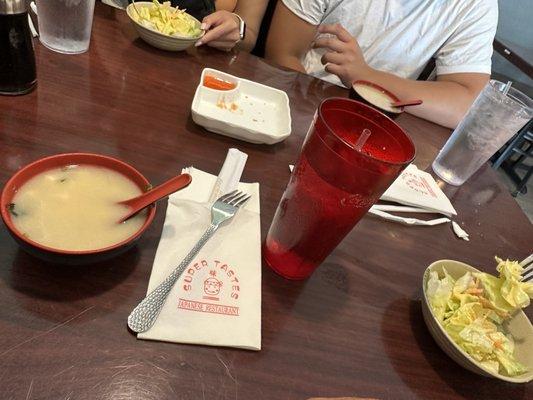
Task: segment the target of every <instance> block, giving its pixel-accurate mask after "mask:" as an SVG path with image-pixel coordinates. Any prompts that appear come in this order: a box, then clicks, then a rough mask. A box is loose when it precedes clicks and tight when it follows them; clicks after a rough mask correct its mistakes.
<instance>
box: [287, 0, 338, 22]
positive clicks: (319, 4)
mask: <svg viewBox="0 0 533 400" xmlns="http://www.w3.org/2000/svg"><path fill="white" fill-rule="evenodd" d="M282 1H283V4H285V6H286V7H287V8H288V9H289V10H291V11H292V12H293V13H294V14H296V15H297V16H298V17H300V18H301V19H303V20H304V21H306V22H309V23H310V24H311V25H319V24H320V22H322V17H323V16H324V13H325V12H326V9H327V6H328V5H327V3H328V0H282Z"/></svg>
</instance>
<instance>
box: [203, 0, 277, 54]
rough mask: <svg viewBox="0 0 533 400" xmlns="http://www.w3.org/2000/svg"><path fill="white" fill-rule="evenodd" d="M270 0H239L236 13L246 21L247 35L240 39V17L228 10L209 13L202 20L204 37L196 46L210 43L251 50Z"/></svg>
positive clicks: (216, 46)
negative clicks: (204, 31)
mask: <svg viewBox="0 0 533 400" xmlns="http://www.w3.org/2000/svg"><path fill="white" fill-rule="evenodd" d="M267 5H268V0H239V1H238V2H237V7H236V8H235V11H234V13H235V14H238V15H239V16H240V17H241V18H242V19H243V21H244V22H245V23H246V35H245V37H244V40H242V41H239V23H240V21H239V18H238V17H237V16H236V15H235V14H233V13H231V12H229V11H227V10H219V11H216V12H214V13H213V14H210V15H208V16H207V17H205V18H204V19H203V21H202V29H204V30H206V33H205V35H204V37H203V38H202V39H201V40H199V41H198V42H196V46H201V45H204V44H205V45H208V46H211V47H215V48H217V49H220V50H226V51H229V50H231V49H232V48H234V47H235V46H237V48H239V49H240V50H244V51H251V50H252V49H253V48H254V46H255V42H256V41H257V35H258V33H259V28H260V26H261V21H262V20H263V16H264V15H265V10H266V7H267Z"/></svg>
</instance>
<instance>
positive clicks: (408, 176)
mask: <svg viewBox="0 0 533 400" xmlns="http://www.w3.org/2000/svg"><path fill="white" fill-rule="evenodd" d="M402 179H403V180H404V182H405V183H406V185H407V186H409V187H410V188H411V189H413V190H414V191H415V192H418V193H420V194H423V195H426V196H427V195H429V196H431V197H434V198H437V195H436V194H435V192H434V191H433V189H431V187H430V186H429V183H428V182H427V181H426V179H425V178H424V177H423V176H418V175H415V174H412V173H410V172H404V173H402Z"/></svg>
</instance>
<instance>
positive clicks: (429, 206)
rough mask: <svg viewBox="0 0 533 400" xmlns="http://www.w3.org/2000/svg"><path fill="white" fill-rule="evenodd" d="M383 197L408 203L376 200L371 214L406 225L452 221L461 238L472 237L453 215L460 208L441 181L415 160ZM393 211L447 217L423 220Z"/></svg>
mask: <svg viewBox="0 0 533 400" xmlns="http://www.w3.org/2000/svg"><path fill="white" fill-rule="evenodd" d="M380 200H385V201H392V202H395V203H399V204H404V205H390V204H375V205H373V206H372V207H371V208H370V210H369V211H368V212H369V214H372V215H375V216H377V217H380V218H383V219H386V220H388V221H394V222H398V223H401V224H405V225H418V226H434V225H440V224H445V223H448V222H451V223H452V230H453V232H454V233H455V235H456V236H457V237H458V238H460V239H463V240H469V239H468V233H466V232H465V231H464V230H463V229H462V228H461V227H460V226H459V225H458V224H457V223H456V222H454V221H452V220H451V219H450V218H451V217H452V216H454V215H457V212H456V211H455V208H454V207H453V206H452V203H451V202H450V200H449V199H448V198H447V197H446V195H445V194H444V192H443V191H442V190H441V189H440V188H439V186H438V185H437V182H435V180H434V179H433V177H432V176H431V175H430V174H428V173H427V172H424V171H421V170H419V169H418V168H417V167H416V165H414V164H411V165H409V166H408V167H407V168H406V169H405V170H404V171H403V172H402V173H401V174H400V176H399V177H398V178H397V179H396V180H395V181H394V182H393V183H392V185H391V186H390V187H389V188H388V189H387V190H386V191H385V193H383V196H381V198H380ZM390 212H400V213H403V212H408V213H435V214H442V215H445V216H446V217H445V218H436V219H431V220H423V219H418V218H406V217H401V216H398V215H393V214H390Z"/></svg>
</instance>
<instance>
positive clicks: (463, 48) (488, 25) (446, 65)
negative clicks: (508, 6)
mask: <svg viewBox="0 0 533 400" xmlns="http://www.w3.org/2000/svg"><path fill="white" fill-rule="evenodd" d="M497 25H498V4H497V1H495V0H493V1H482V2H477V5H476V6H475V7H473V8H472V9H471V10H470V12H469V13H468V14H467V15H465V16H464V18H463V19H462V21H461V22H460V23H459V25H458V27H457V29H456V30H455V31H454V32H453V33H452V35H451V36H450V37H449V38H448V40H446V42H445V43H444V45H443V46H442V47H441V48H440V49H439V51H438V52H437V54H436V67H437V75H446V74H455V73H461V72H478V73H485V74H490V72H491V58H492V42H493V40H494V35H495V34H496V27H497Z"/></svg>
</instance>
